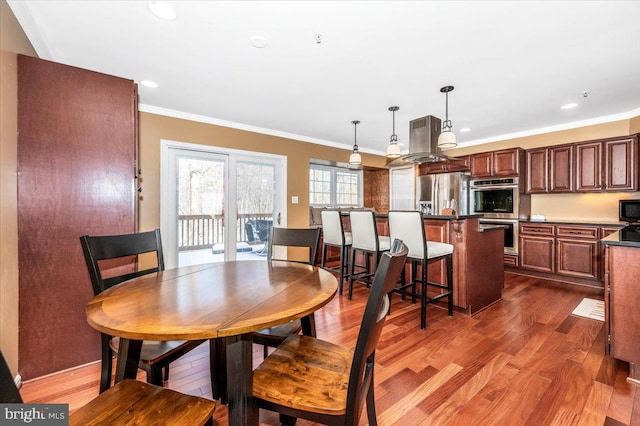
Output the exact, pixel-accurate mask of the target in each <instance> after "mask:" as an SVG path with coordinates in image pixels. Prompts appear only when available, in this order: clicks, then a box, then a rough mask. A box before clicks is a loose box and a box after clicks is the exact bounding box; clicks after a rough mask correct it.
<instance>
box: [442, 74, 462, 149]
mask: <svg viewBox="0 0 640 426" xmlns="http://www.w3.org/2000/svg"><path fill="white" fill-rule="evenodd" d="M452 90H453V86H445V87H443V88H442V89H440V92H442V93H444V94H445V95H446V96H447V98H446V99H447V100H446V110H445V114H446V115H445V120H444V123H442V132H441V133H440V136H438V148H455V147H456V146H457V145H458V143H457V142H456V134H455V133H453V130H451V120H449V92H451V91H452Z"/></svg>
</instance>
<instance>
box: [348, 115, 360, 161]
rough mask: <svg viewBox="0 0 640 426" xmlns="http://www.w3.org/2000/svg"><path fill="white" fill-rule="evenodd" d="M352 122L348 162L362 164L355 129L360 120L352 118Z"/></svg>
mask: <svg viewBox="0 0 640 426" xmlns="http://www.w3.org/2000/svg"><path fill="white" fill-rule="evenodd" d="M351 124H353V152H352V153H351V156H350V157H349V164H356V165H357V164H362V156H361V155H360V153H359V152H358V142H357V129H358V127H357V126H358V124H360V122H359V121H358V120H354V121H352V122H351Z"/></svg>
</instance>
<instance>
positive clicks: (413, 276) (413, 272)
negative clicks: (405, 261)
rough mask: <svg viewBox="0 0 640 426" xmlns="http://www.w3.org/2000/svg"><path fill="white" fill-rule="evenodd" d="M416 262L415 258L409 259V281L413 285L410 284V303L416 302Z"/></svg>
mask: <svg viewBox="0 0 640 426" xmlns="http://www.w3.org/2000/svg"><path fill="white" fill-rule="evenodd" d="M416 275H418V263H417V262H416V261H415V260H412V261H411V281H412V283H413V285H412V286H411V287H412V289H411V303H416V283H417V282H418V278H417V277H416Z"/></svg>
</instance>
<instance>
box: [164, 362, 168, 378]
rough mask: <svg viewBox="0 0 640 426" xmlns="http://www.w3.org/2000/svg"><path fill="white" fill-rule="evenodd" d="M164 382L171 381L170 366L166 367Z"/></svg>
mask: <svg viewBox="0 0 640 426" xmlns="http://www.w3.org/2000/svg"><path fill="white" fill-rule="evenodd" d="M164 381H165V382H168V381H169V364H167V365H165V367H164Z"/></svg>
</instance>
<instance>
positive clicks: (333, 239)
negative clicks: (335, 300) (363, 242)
mask: <svg viewBox="0 0 640 426" xmlns="http://www.w3.org/2000/svg"><path fill="white" fill-rule="evenodd" d="M320 216H321V218H322V235H323V236H322V260H321V263H320V265H321V266H322V267H323V268H324V269H326V270H328V271H334V272H335V271H339V275H340V281H338V294H339V295H340V296H342V282H343V281H344V280H345V278H348V277H349V274H348V272H349V270H348V267H349V263H348V262H349V258H348V255H347V250H348V248H349V247H351V241H352V240H351V233H350V232H344V226H343V225H342V218H341V217H340V211H339V210H322V212H320ZM327 247H338V248H339V249H340V266H338V267H335V268H327V267H326V259H327Z"/></svg>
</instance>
